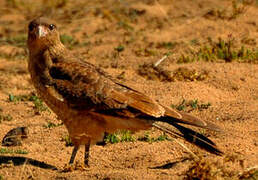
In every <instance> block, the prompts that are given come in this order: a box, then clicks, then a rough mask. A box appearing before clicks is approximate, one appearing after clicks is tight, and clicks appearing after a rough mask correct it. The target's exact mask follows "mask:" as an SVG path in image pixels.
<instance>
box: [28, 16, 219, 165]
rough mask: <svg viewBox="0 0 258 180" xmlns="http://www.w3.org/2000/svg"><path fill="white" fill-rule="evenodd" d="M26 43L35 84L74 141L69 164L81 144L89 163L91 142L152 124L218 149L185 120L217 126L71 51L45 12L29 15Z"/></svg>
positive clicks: (203, 147)
mask: <svg viewBox="0 0 258 180" xmlns="http://www.w3.org/2000/svg"><path fill="white" fill-rule="evenodd" d="M27 44H28V49H29V62H28V69H29V72H30V75H31V79H32V82H33V85H34V87H35V89H36V90H37V93H38V94H39V96H40V97H41V98H42V99H43V100H44V101H45V103H46V104H47V105H48V106H49V107H50V108H51V109H52V110H53V111H54V112H55V113H56V114H57V116H58V117H59V118H60V119H61V120H62V121H63V123H64V125H65V127H66V128H67V130H68V132H69V135H70V137H71V139H72V142H73V144H74V148H73V151H72V155H71V158H70V161H69V163H70V164H73V162H74V159H75V156H76V153H77V151H78V149H79V147H80V145H84V146H85V155H84V164H85V165H86V166H88V161H89V150H90V145H93V144H96V142H98V141H100V140H102V139H103V136H104V134H105V133H114V132H115V131H117V130H130V131H133V132H135V131H138V130H146V129H149V128H151V127H156V128H158V129H160V130H163V131H165V132H168V133H170V134H174V135H177V136H180V137H182V138H184V139H185V140H186V141H188V142H190V143H193V144H195V145H197V146H199V147H200V148H202V149H205V150H207V151H209V152H211V153H214V154H217V155H221V154H222V152H221V151H220V150H219V149H218V148H217V146H216V145H215V143H214V142H212V141H211V140H210V139H208V138H207V137H205V136H204V135H202V134H200V133H198V132H196V131H194V130H192V129H190V128H189V127H185V126H183V124H187V125H192V126H196V127H201V128H206V129H211V130H215V131H218V130H220V128H219V127H217V126H216V125H215V124H213V123H211V122H208V121H203V120H200V119H199V118H197V117H194V116H192V115H190V114H187V113H185V112H178V111H176V110H174V109H172V108H169V107H166V106H164V105H162V104H159V103H158V102H157V101H155V100H153V99H151V98H150V97H148V96H147V95H146V94H144V93H141V92H139V91H137V90H135V89H133V88H131V87H128V86H126V85H124V84H123V83H121V82H119V81H118V80H117V79H115V78H113V77H111V76H110V75H108V74H107V73H106V72H104V71H103V70H102V69H100V68H98V67H96V66H94V65H93V64H91V63H89V62H86V61H83V60H81V59H80V58H78V57H76V56H74V55H72V54H71V52H69V50H68V49H66V48H65V46H64V45H63V44H62V43H61V41H60V37H59V32H58V28H57V26H56V24H55V23H54V22H52V21H51V20H49V19H47V18H44V17H39V18H36V19H34V20H32V21H31V22H30V23H29V25H28V41H27ZM160 122H162V123H160ZM164 124H167V125H168V126H173V127H175V128H176V129H177V130H178V131H172V130H171V129H170V128H167V126H165V125H164Z"/></svg>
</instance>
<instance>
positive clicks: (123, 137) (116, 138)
mask: <svg viewBox="0 0 258 180" xmlns="http://www.w3.org/2000/svg"><path fill="white" fill-rule="evenodd" d="M104 141H105V142H106V143H111V144H114V143H118V142H134V141H135V138H134V137H133V136H132V134H131V132H130V131H126V130H124V131H118V132H116V133H114V134H108V135H107V136H106V137H105V139H104Z"/></svg>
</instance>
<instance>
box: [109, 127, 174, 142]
mask: <svg viewBox="0 0 258 180" xmlns="http://www.w3.org/2000/svg"><path fill="white" fill-rule="evenodd" d="M136 140H138V141H144V142H148V143H152V142H157V141H165V140H170V139H169V138H168V136H167V135H166V134H165V133H163V134H161V135H159V136H158V137H151V136H150V134H149V133H148V132H146V133H145V134H144V136H139V137H134V136H133V135H132V133H131V132H130V131H128V130H127V131H126V130H124V131H118V132H116V133H114V134H108V135H107V136H106V137H105V139H104V141H105V142H106V143H110V144H115V143H119V142H135V141H136Z"/></svg>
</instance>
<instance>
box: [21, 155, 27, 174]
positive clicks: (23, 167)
mask: <svg viewBox="0 0 258 180" xmlns="http://www.w3.org/2000/svg"><path fill="white" fill-rule="evenodd" d="M27 162H28V159H27V158H26V159H25V162H24V164H23V166H22V170H21V174H20V179H22V174H23V172H24V169H25V166H26V164H27Z"/></svg>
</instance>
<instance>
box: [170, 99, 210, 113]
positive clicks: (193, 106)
mask: <svg viewBox="0 0 258 180" xmlns="http://www.w3.org/2000/svg"><path fill="white" fill-rule="evenodd" d="M210 106H211V103H209V102H208V103H199V101H198V99H195V100H185V99H183V100H182V102H181V103H179V104H177V105H174V104H172V105H171V107H172V108H175V109H177V110H179V111H186V112H191V111H193V110H198V111H202V110H204V109H208V108H209V107H210Z"/></svg>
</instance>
